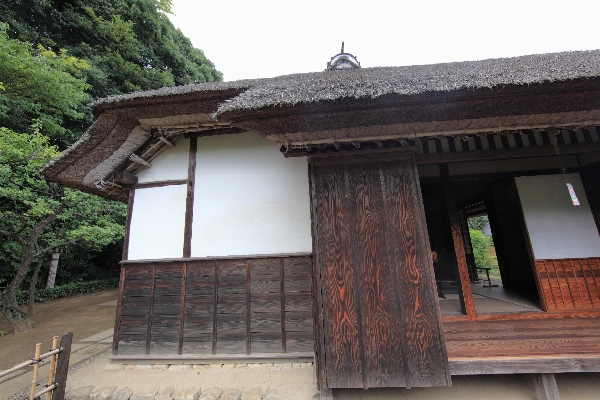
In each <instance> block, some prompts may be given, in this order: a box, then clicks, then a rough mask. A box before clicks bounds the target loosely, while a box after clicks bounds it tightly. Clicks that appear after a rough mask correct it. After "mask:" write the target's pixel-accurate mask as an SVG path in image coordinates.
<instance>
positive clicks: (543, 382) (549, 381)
mask: <svg viewBox="0 0 600 400" xmlns="http://www.w3.org/2000/svg"><path fill="white" fill-rule="evenodd" d="M533 384H534V385H535V394H536V395H537V398H538V400H560V396H559V394H558V386H556V379H554V374H533Z"/></svg>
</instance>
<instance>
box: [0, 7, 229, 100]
mask: <svg viewBox="0 0 600 400" xmlns="http://www.w3.org/2000/svg"><path fill="white" fill-rule="evenodd" d="M169 13H171V1H170V0H110V1H108V0H63V1H57V0H55V1H49V0H13V1H11V2H10V4H8V3H5V4H4V5H0V19H4V20H5V21H6V22H8V23H9V24H10V26H11V36H12V37H14V38H18V39H20V40H22V41H25V42H28V43H33V44H35V45H37V44H41V45H42V46H44V47H47V48H50V49H52V50H53V51H55V52H58V50H59V49H60V48H64V49H67V50H68V52H69V54H72V55H73V56H75V57H77V58H80V59H84V60H86V61H87V62H88V63H89V64H90V69H89V70H88V71H87V79H88V83H90V84H91V85H92V89H91V91H90V93H91V94H92V96H94V97H103V96H107V95H111V94H119V93H127V92H131V91H135V90H147V89H156V88H159V87H163V86H173V85H183V84H188V83H194V82H212V81H220V80H222V75H221V73H220V72H218V71H217V70H215V68H214V65H213V64H212V63H211V62H210V61H209V60H208V59H207V58H206V56H205V55H204V53H203V52H202V50H199V49H196V48H194V47H193V46H192V44H191V42H190V40H189V39H188V38H187V37H185V36H184V35H183V33H181V31H180V30H179V29H175V27H173V24H172V23H171V22H170V21H169V18H168V16H167V15H166V14H169Z"/></svg>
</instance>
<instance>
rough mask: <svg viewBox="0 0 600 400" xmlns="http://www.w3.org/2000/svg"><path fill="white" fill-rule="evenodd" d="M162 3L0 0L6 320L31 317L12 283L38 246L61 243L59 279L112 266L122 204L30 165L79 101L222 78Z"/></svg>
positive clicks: (18, 284)
mask: <svg viewBox="0 0 600 400" xmlns="http://www.w3.org/2000/svg"><path fill="white" fill-rule="evenodd" d="M171 7H172V4H171V0H110V1H108V0H12V1H10V2H2V3H0V284H3V283H4V284H8V285H7V287H6V289H5V290H4V291H3V292H2V312H3V314H4V316H5V317H6V318H8V319H9V321H10V322H11V323H12V324H13V327H15V331H18V330H24V329H28V327H29V322H28V318H27V315H26V314H24V313H23V312H22V311H21V310H20V309H19V307H18V305H17V303H16V300H15V293H16V292H17V291H18V290H20V289H22V286H23V283H24V282H26V281H27V276H28V273H29V270H30V268H31V267H30V266H31V264H32V262H34V261H36V260H38V261H39V260H40V258H41V257H44V255H45V254H48V253H49V252H51V251H56V249H59V248H60V249H61V253H62V255H61V267H60V268H59V273H58V275H57V281H61V282H62V283H68V282H70V281H73V280H81V279H87V280H89V279H98V278H107V277H110V276H111V274H110V273H108V274H103V273H101V271H104V270H111V271H116V270H117V269H118V264H117V261H118V260H119V259H120V253H121V249H120V247H121V244H120V238H121V237H122V235H123V226H124V219H125V206H124V205H122V204H120V203H114V202H109V201H107V200H104V199H101V198H98V197H95V196H90V195H87V194H85V193H81V192H79V191H75V190H70V189H66V188H64V187H62V186H60V185H57V184H53V183H48V182H46V181H44V180H43V179H42V178H41V176H40V175H39V168H40V167H41V166H42V165H43V164H44V163H46V162H48V161H49V160H50V159H52V158H53V157H55V156H56V155H57V154H58V151H59V150H64V149H65V148H66V147H68V146H69V145H70V144H72V143H73V142H75V140H77V139H78V138H79V137H80V136H81V134H83V132H84V131H85V130H86V129H87V128H88V126H89V125H90V124H91V122H92V119H91V115H90V113H89V111H88V109H87V107H86V105H87V103H89V101H90V100H91V99H92V98H94V97H104V96H107V95H113V94H121V93H127V92H132V91H136V90H147V89H156V88H159V87H163V86H172V85H182V84H188V83H194V82H207V81H209V82H210V81H219V80H221V79H222V75H221V73H220V72H218V71H217V70H215V68H214V66H213V64H212V63H211V62H210V61H209V60H208V59H207V58H206V57H205V56H204V53H203V52H202V51H201V50H199V49H195V48H194V47H193V46H192V45H191V42H190V40H189V39H188V38H186V37H185V36H184V35H183V34H182V33H181V31H179V30H177V29H175V28H174V27H173V25H172V24H171V22H170V21H169V19H168V14H171V13H172V12H171ZM42 133H43V134H42ZM65 264H66V265H65ZM36 266H37V263H36ZM40 266H41V267H42V272H44V271H43V269H44V266H43V264H41V265H40ZM36 270H37V269H36ZM33 275H34V276H37V275H36V274H35V273H34V274H33ZM61 275H62V277H61ZM31 280H32V283H33V284H32V285H31V287H33V288H35V284H36V280H35V278H33V277H32V278H31Z"/></svg>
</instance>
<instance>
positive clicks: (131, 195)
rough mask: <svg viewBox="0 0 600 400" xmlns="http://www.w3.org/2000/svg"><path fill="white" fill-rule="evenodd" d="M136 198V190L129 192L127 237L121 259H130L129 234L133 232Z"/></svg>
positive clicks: (126, 222)
mask: <svg viewBox="0 0 600 400" xmlns="http://www.w3.org/2000/svg"><path fill="white" fill-rule="evenodd" d="M134 198H135V189H131V190H130V191H129V199H128V201H127V219H126V220H125V237H124V238H123V252H122V253H121V259H122V260H127V258H128V257H129V232H130V231H131V216H132V215H133V200H134Z"/></svg>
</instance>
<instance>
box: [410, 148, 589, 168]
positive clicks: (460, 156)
mask: <svg viewBox="0 0 600 400" xmlns="http://www.w3.org/2000/svg"><path fill="white" fill-rule="evenodd" d="M559 150H560V155H561V156H564V155H568V154H582V153H591V152H596V151H600V142H593V143H577V144H565V145H560V146H559ZM549 156H556V150H555V149H554V146H531V147H519V148H515V149H498V150H476V151H461V152H459V153H438V154H417V155H416V156H415V157H416V159H417V165H427V164H446V163H458V162H470V161H489V160H507V159H512V158H527V157H549Z"/></svg>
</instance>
